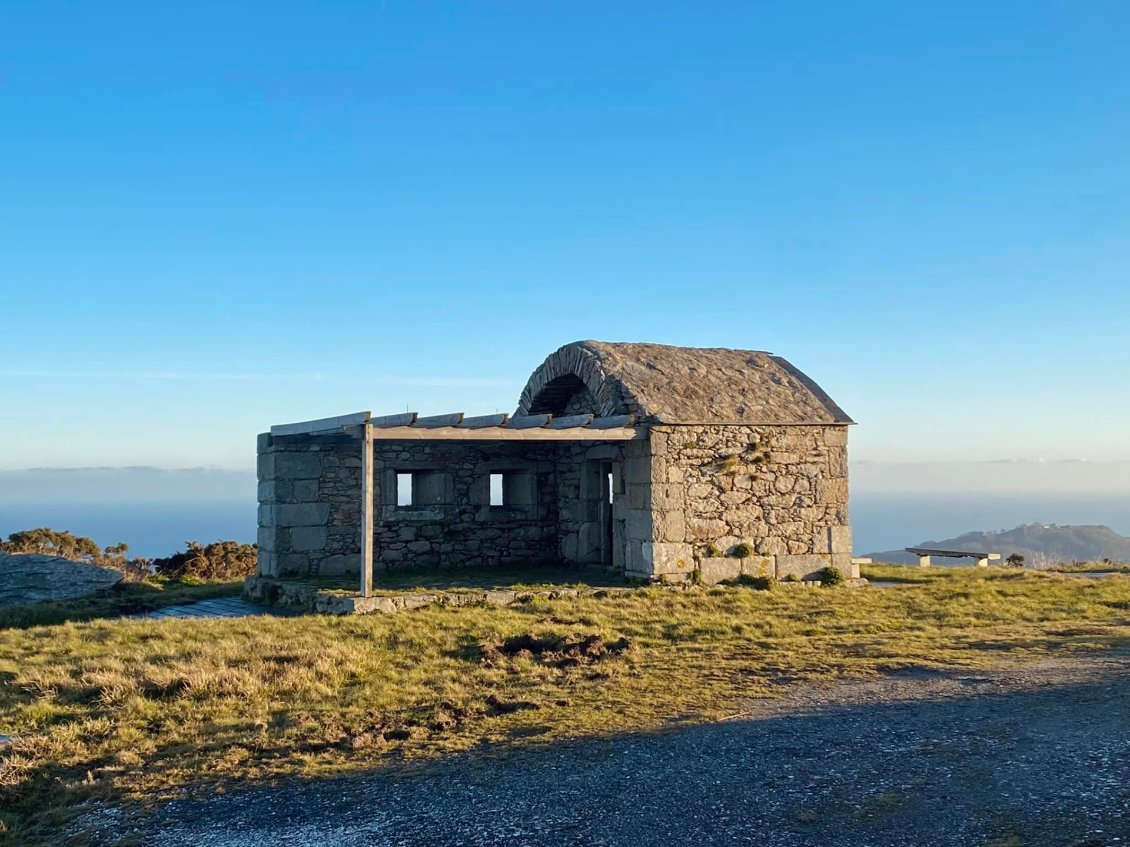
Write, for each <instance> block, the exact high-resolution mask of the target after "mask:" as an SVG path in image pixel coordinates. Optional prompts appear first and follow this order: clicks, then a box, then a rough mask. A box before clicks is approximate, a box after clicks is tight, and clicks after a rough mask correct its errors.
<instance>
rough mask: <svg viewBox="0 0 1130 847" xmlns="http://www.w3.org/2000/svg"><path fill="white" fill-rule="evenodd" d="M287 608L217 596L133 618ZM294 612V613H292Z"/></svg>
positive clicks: (223, 614) (275, 612)
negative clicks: (275, 607)
mask: <svg viewBox="0 0 1130 847" xmlns="http://www.w3.org/2000/svg"><path fill="white" fill-rule="evenodd" d="M286 614H288V612H287V611H285V610H281V611H280V610H279V609H274V608H271V607H269V606H262V605H260V604H258V603H252V602H250V601H248V600H244V599H243V598H242V597H217V598H215V599H213V600H198V601H197V602H195V603H184V604H182V605H179V606H165V607H164V608H162V609H155V610H153V611H152V612H139V613H138V614H136V615H130V617H131V618H147V619H158V618H246V617H251V616H253V615H286ZM291 614H292V613H291Z"/></svg>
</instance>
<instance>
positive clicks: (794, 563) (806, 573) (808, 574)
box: [777, 553, 832, 579]
mask: <svg viewBox="0 0 1130 847" xmlns="http://www.w3.org/2000/svg"><path fill="white" fill-rule="evenodd" d="M830 564H832V557H831V556H830V555H829V554H826V553H809V554H806V555H800V556H793V555H784V556H778V557H777V578H778V579H782V578H784V577H786V576H789V575H790V574H791V575H792V576H795V577H797V578H798V579H815V578H816V573H817V571H820V570H823V569H824V568H826V567H828V565H830Z"/></svg>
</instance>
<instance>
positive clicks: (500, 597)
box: [243, 576, 635, 615]
mask: <svg viewBox="0 0 1130 847" xmlns="http://www.w3.org/2000/svg"><path fill="white" fill-rule="evenodd" d="M634 590H635V589H634V588H620V587H595V586H594V587H592V588H554V589H549V590H545V591H515V590H511V589H498V588H494V589H492V588H487V589H468V590H454V591H432V592H409V591H405V592H401V593H398V594H382V595H377V596H374V597H361V596H360V595H359V594H342V593H339V592H335V591H329V590H326V589H319V588H318V587H317V586H316V585H312V584H310V583H306V582H301V581H298V580H284V579H272V578H270V577H264V576H251V577H248V578H247V579H246V580H245V581H244V584H243V595H244V596H245V597H246V598H247V599H249V600H252V601H254V602H257V603H264V604H266V605H268V606H282V607H284V608H288V609H300V610H302V611H306V612H317V613H320V614H328V615H373V614H378V615H387V614H395V613H396V612H403V611H407V610H410V609H421V608H424V607H425V606H451V607H460V606H509V605H511V604H512V603H525V602H528V601H530V600H532V599H534V598H535V597H540V598H543V599H546V600H555V599H557V598H559V597H608V596H621V595H624V594H627V593H629V592H631V591H634Z"/></svg>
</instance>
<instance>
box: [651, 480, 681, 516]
mask: <svg viewBox="0 0 1130 847" xmlns="http://www.w3.org/2000/svg"><path fill="white" fill-rule="evenodd" d="M685 503H686V497H684V495H683V486H681V485H672V484H670V483H662V484H659V485H654V486H652V490H651V504H652V507H653V508H655V509H668V510H675V509H682V508H683V507H684V505H685Z"/></svg>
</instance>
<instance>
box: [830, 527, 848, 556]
mask: <svg viewBox="0 0 1130 847" xmlns="http://www.w3.org/2000/svg"><path fill="white" fill-rule="evenodd" d="M828 536H829V538H830V545H831V550H830V551H829V552H832V553H846V554H847V555H848V557H849V558H850V556H851V527H850V526H833V527H830V528H829V529H828Z"/></svg>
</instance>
